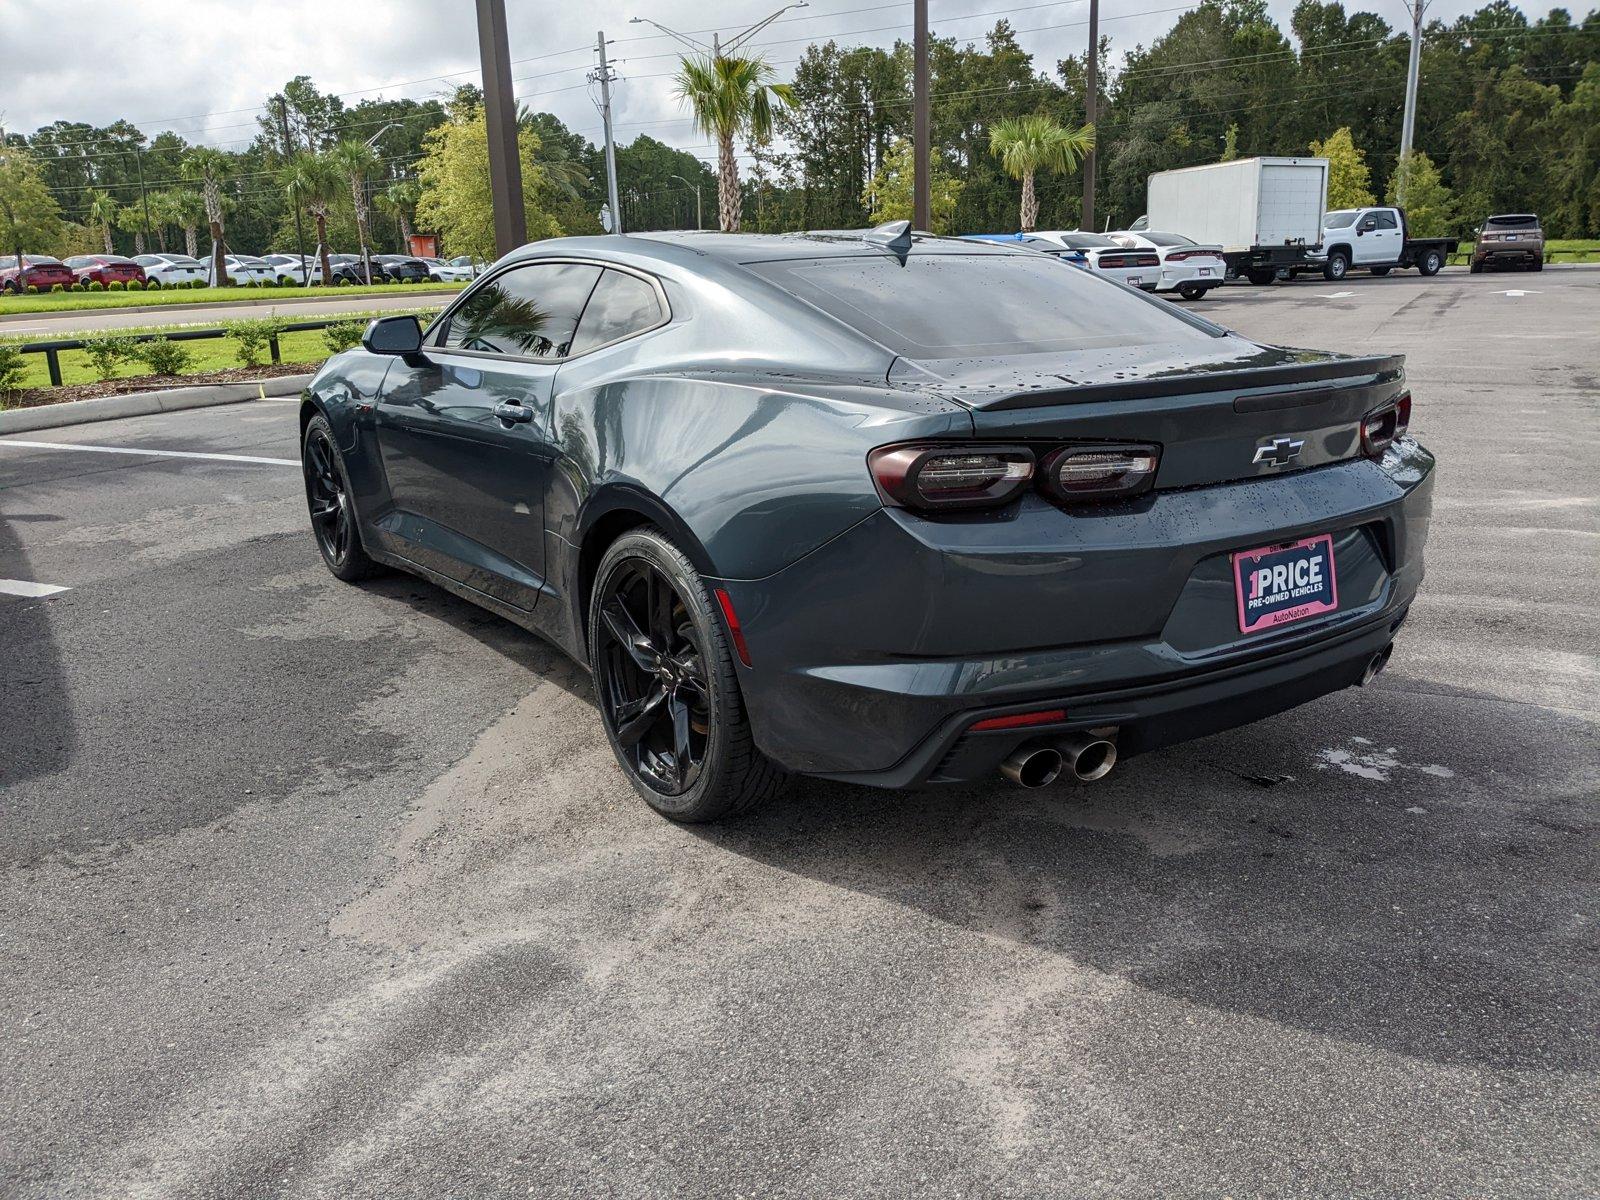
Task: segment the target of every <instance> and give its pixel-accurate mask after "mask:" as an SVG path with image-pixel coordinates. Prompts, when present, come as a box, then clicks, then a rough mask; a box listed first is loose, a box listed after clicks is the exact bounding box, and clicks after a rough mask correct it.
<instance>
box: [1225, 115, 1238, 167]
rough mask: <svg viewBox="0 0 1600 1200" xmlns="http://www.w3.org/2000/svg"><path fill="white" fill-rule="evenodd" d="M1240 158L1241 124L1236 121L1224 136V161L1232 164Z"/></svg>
mask: <svg viewBox="0 0 1600 1200" xmlns="http://www.w3.org/2000/svg"><path fill="white" fill-rule="evenodd" d="M1238 157H1239V123H1238V122H1237V121H1235V122H1234V123H1233V124H1232V125H1229V126H1228V132H1227V133H1225V134H1223V135H1222V161H1223V162H1232V161H1233V160H1234V159H1236V158H1238Z"/></svg>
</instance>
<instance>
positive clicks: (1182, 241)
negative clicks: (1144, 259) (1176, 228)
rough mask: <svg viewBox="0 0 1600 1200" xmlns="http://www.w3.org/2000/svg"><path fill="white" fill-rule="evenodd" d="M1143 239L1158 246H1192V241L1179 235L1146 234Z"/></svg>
mask: <svg viewBox="0 0 1600 1200" xmlns="http://www.w3.org/2000/svg"><path fill="white" fill-rule="evenodd" d="M1144 238H1145V240H1146V241H1148V242H1154V243H1155V244H1156V245H1158V246H1193V245H1194V244H1195V243H1194V241H1193V239H1191V238H1186V237H1184V236H1183V234H1181V233H1146V234H1145V235H1144Z"/></svg>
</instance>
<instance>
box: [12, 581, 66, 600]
mask: <svg viewBox="0 0 1600 1200" xmlns="http://www.w3.org/2000/svg"><path fill="white" fill-rule="evenodd" d="M71 590H72V589H71V588H64V587H60V586H58V585H56V584H54V583H32V582H30V581H29V580H26V579H0V593H3V594H4V595H7V596H54V595H55V594H56V593H57V592H67V591H71Z"/></svg>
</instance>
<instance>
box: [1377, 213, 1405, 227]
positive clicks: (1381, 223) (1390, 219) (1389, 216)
mask: <svg viewBox="0 0 1600 1200" xmlns="http://www.w3.org/2000/svg"><path fill="white" fill-rule="evenodd" d="M1372 218H1373V220H1375V221H1376V222H1377V223H1378V228H1379V229H1398V228H1400V226H1399V224H1398V223H1397V222H1396V221H1395V219H1394V214H1393V213H1392V212H1377V213H1373V214H1372Z"/></svg>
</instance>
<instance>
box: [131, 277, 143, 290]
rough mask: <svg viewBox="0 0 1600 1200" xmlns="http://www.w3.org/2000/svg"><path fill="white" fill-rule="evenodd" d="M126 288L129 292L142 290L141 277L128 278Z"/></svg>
mask: <svg viewBox="0 0 1600 1200" xmlns="http://www.w3.org/2000/svg"><path fill="white" fill-rule="evenodd" d="M128 290H129V291H130V292H142V291H144V280H142V279H130V280H128Z"/></svg>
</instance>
